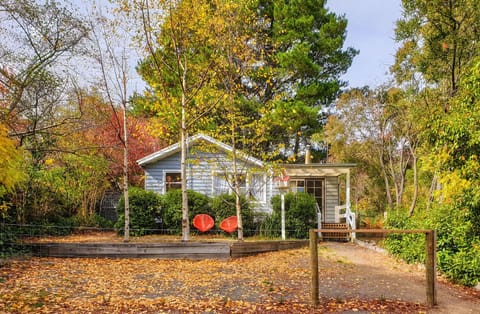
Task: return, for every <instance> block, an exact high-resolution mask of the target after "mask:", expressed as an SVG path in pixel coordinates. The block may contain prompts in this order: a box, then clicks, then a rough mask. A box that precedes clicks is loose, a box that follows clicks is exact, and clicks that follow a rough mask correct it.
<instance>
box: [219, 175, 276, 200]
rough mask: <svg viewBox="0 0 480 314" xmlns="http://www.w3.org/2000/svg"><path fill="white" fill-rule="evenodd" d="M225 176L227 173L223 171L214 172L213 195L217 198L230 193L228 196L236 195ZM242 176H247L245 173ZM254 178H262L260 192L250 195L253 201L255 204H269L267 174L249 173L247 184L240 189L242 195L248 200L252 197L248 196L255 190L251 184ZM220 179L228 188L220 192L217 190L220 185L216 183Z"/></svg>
mask: <svg viewBox="0 0 480 314" xmlns="http://www.w3.org/2000/svg"><path fill="white" fill-rule="evenodd" d="M225 175H226V173H225V171H221V170H215V171H213V172H212V195H214V196H216V195H220V194H223V193H228V194H233V193H234V191H233V187H232V186H231V183H230V182H229V181H227V180H226V179H225ZM227 175H231V174H229V173H227ZM241 175H245V173H241ZM253 176H257V177H259V178H260V185H261V186H260V191H259V192H256V193H255V192H254V193H252V194H250V195H251V196H253V198H252V199H253V201H254V202H260V203H266V202H267V184H266V180H267V175H266V174H264V173H247V177H246V180H245V184H244V185H242V186H241V187H240V190H241V191H242V194H244V195H245V196H246V197H247V198H248V197H249V196H250V195H248V194H249V192H250V191H251V189H252V188H253V187H252V185H251V184H250V183H251V178H252V177H253ZM219 179H220V180H222V179H223V181H225V186H226V189H222V190H221V191H220V192H218V189H217V186H218V185H217V184H216V181H217V180H219Z"/></svg>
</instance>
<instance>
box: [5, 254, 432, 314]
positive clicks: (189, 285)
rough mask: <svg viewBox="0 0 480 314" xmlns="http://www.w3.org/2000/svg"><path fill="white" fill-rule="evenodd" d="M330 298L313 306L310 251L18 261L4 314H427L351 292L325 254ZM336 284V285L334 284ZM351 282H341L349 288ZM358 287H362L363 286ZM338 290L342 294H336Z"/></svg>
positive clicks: (345, 272)
mask: <svg viewBox="0 0 480 314" xmlns="http://www.w3.org/2000/svg"><path fill="white" fill-rule="evenodd" d="M320 255H321V256H320V268H321V273H320V276H321V277H322V278H323V279H324V282H323V285H324V286H326V287H327V286H328V289H329V290H328V291H325V292H328V293H323V294H322V291H321V300H320V303H321V305H320V306H319V307H317V308H313V307H312V306H311V305H310V271H309V252H308V250H307V249H298V250H288V251H281V252H272V253H267V254H261V255H258V256H252V257H246V258H239V259H233V260H203V261H190V260H159V259H60V258H30V259H27V260H14V261H11V262H10V263H8V264H7V265H6V266H4V267H2V268H0V312H1V313H32V312H38V313H67V312H68V313H341V312H363V313H370V312H373V313H423V312H426V311H427V308H426V307H425V306H423V305H421V304H418V303H416V302H407V301H402V300H398V299H390V298H388V297H385V296H384V295H383V294H381V293H378V294H377V297H357V296H350V295H349V294H348V293H345V292H346V291H347V290H348V289H349V287H348V285H346V286H345V285H338V284H337V282H336V281H335V278H338V280H340V278H344V279H345V278H347V277H348V276H349V275H351V272H352V271H353V270H352V267H351V266H352V265H350V264H349V263H348V262H346V261H345V260H343V259H339V258H338V256H336V255H334V254H332V253H331V251H330V250H329V249H328V248H324V249H323V250H321V253H320ZM331 280H333V281H331ZM346 282H347V281H345V280H344V281H343V283H344V284H345V283H346ZM357 284H359V283H358V282H357ZM335 289H337V290H338V291H336V290H335Z"/></svg>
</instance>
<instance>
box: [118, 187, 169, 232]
mask: <svg viewBox="0 0 480 314" xmlns="http://www.w3.org/2000/svg"><path fill="white" fill-rule="evenodd" d="M128 193H129V197H128V200H129V209H130V211H129V218H130V234H131V235H133V236H142V235H146V234H151V233H153V231H154V229H156V228H157V224H156V221H155V218H157V217H159V216H160V205H161V198H160V195H158V194H157V193H155V192H152V191H145V190H143V189H139V188H130V189H129V191H128ZM117 213H118V220H117V222H116V223H115V229H116V230H117V232H118V233H120V234H122V233H123V231H124V227H125V198H124V197H122V198H121V199H120V201H119V202H118V208H117Z"/></svg>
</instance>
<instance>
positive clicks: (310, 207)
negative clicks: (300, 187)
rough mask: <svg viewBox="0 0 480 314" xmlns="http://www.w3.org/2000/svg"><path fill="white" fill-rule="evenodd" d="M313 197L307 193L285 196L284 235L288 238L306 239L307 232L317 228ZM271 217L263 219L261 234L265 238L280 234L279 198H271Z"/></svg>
mask: <svg viewBox="0 0 480 314" xmlns="http://www.w3.org/2000/svg"><path fill="white" fill-rule="evenodd" d="M315 202H316V201H315V197H313V196H312V195H310V194H308V193H287V194H285V233H286V236H287V237H288V238H297V239H306V238H308V231H309V230H310V229H311V228H316V227H317V209H316V205H315ZM272 207H273V213H272V215H271V216H270V217H269V218H267V219H265V221H264V223H263V225H262V233H263V234H264V235H267V236H276V235H278V234H280V232H281V231H280V229H281V196H280V195H277V196H274V197H273V198H272Z"/></svg>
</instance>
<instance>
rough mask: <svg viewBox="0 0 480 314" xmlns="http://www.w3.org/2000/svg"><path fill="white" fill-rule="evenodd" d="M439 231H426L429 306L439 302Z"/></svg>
mask: <svg viewBox="0 0 480 314" xmlns="http://www.w3.org/2000/svg"><path fill="white" fill-rule="evenodd" d="M436 238H437V233H436V231H435V230H429V231H427V232H426V233H425V242H426V243H425V246H426V250H427V251H426V253H427V255H426V258H425V269H426V275H427V303H428V305H429V306H434V305H436V304H437V287H436V256H437V254H436V247H437V243H436V242H437V241H436V240H437V239H436Z"/></svg>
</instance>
